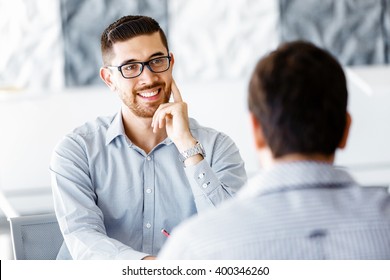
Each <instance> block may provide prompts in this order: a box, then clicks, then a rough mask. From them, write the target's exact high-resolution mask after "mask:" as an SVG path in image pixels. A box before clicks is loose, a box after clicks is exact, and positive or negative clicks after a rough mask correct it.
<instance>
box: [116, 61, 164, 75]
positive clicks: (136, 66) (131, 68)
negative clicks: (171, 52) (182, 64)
mask: <svg viewBox="0 0 390 280" xmlns="http://www.w3.org/2000/svg"><path fill="white" fill-rule="evenodd" d="M144 65H145V66H147V67H148V68H149V70H150V71H152V72H154V73H161V72H164V71H166V70H168V69H169V57H159V58H155V59H152V60H149V61H147V62H132V63H128V64H125V65H122V66H121V72H122V75H123V77H125V78H133V77H137V76H139V75H141V73H142V71H143V68H144Z"/></svg>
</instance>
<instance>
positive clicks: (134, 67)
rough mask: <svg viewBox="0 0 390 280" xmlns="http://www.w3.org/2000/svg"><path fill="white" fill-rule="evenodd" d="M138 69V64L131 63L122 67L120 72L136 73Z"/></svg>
mask: <svg viewBox="0 0 390 280" xmlns="http://www.w3.org/2000/svg"><path fill="white" fill-rule="evenodd" d="M138 69H139V64H136V63H131V64H126V65H123V66H122V71H136V70H138Z"/></svg>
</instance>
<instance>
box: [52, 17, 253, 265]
mask: <svg viewBox="0 0 390 280" xmlns="http://www.w3.org/2000/svg"><path fill="white" fill-rule="evenodd" d="M101 50H102V57H103V63H104V66H103V67H102V68H101V69H100V76H101V78H102V80H103V81H104V82H105V83H106V84H107V86H108V87H109V88H110V89H111V90H112V91H113V92H115V93H117V94H118V96H119V98H120V99H121V101H122V106H121V109H120V111H119V112H118V113H117V114H116V115H114V116H111V117H100V118H98V119H97V120H96V121H95V122H90V123H87V124H85V125H83V126H81V127H79V128H77V129H75V130H74V131H73V132H72V133H70V134H69V135H67V136H66V137H65V139H64V140H63V141H62V142H61V143H60V144H59V145H58V146H57V148H56V149H55V151H54V153H53V157H52V161H51V165H50V170H51V174H52V187H53V194H54V202H55V211H56V214H57V218H58V222H59V224H60V228H61V230H62V232H63V235H64V240H65V243H66V246H65V244H64V246H63V247H62V248H61V250H60V253H59V255H58V258H60V259H63V258H69V257H70V256H71V257H72V258H73V259H153V258H154V256H155V255H157V253H158V252H159V250H160V248H161V246H162V245H163V243H164V242H165V241H166V239H167V236H166V235H167V231H168V232H169V231H171V230H172V229H173V228H174V227H175V226H177V225H178V224H179V223H180V222H181V221H183V220H184V219H186V218H188V217H190V216H192V215H194V214H196V213H198V212H201V211H203V210H206V209H209V208H213V207H215V206H216V205H218V204H219V203H221V202H223V201H225V200H226V199H229V198H230V197H231V196H232V195H233V194H234V193H235V192H236V191H237V190H238V189H239V188H240V187H241V186H242V185H243V184H244V183H245V181H246V173H245V169H244V163H243V161H242V159H241V156H240V154H239V151H238V149H237V147H236V145H235V144H234V143H233V141H232V140H231V139H230V138H229V137H228V136H226V135H225V134H223V133H220V132H217V131H215V130H213V129H210V128H205V127H202V126H200V125H199V124H198V123H197V122H196V121H195V120H193V119H190V118H189V117H188V113H187V105H186V103H185V102H183V100H182V97H181V95H180V92H179V90H178V88H177V87H176V84H175V82H174V80H173V78H172V67H173V65H174V62H175V60H174V56H173V54H172V53H170V52H169V48H168V43H167V39H166V37H165V34H164V32H163V30H162V29H161V28H160V26H159V24H158V23H157V22H156V21H155V20H153V19H151V18H149V17H145V16H126V17H123V18H121V19H119V20H117V21H116V22H114V23H113V24H111V25H110V26H109V27H108V28H107V29H106V30H105V31H104V32H103V34H102V37H101ZM171 93H172V97H173V102H169V100H170V97H171ZM92 102H93V101H92ZM162 229H164V232H163V233H164V234H163V233H162V232H161V231H162ZM67 249H69V253H70V255H69V253H68V252H67Z"/></svg>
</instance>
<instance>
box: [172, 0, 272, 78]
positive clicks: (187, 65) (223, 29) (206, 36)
mask: <svg viewBox="0 0 390 280" xmlns="http://www.w3.org/2000/svg"><path fill="white" fill-rule="evenodd" d="M277 4H278V2H277V0H243V1H237V0H214V1H209V0H186V1H182V0H170V1H169V35H170V36H169V41H170V48H171V50H172V52H173V53H174V55H175V58H176V64H175V76H176V77H179V78H182V79H196V80H198V79H203V80H213V79H225V78H226V79H236V78H243V77H247V76H248V75H249V74H250V73H251V72H252V70H253V67H254V64H255V63H256V62H257V60H258V58H259V57H260V56H261V55H263V54H264V53H265V52H267V51H269V50H270V49H271V48H273V47H275V46H276V45H277V44H278V38H279V34H278V33H277V24H278V16H279V15H278V5H277Z"/></svg>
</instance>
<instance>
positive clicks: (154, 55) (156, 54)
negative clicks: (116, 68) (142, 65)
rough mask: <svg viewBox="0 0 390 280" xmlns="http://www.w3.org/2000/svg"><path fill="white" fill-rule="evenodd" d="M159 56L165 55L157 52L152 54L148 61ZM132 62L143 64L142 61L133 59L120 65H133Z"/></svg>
mask: <svg viewBox="0 0 390 280" xmlns="http://www.w3.org/2000/svg"><path fill="white" fill-rule="evenodd" d="M157 56H165V53H163V52H156V53H154V54H152V55H151V56H149V59H148V60H150V59H153V58H154V57H157ZM148 60H147V61H148ZM132 62H141V61H139V60H137V59H134V58H132V59H128V60H125V61H123V62H122V63H121V64H119V65H124V64H127V63H132Z"/></svg>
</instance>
